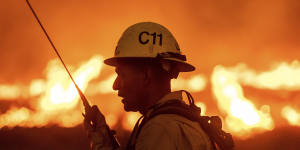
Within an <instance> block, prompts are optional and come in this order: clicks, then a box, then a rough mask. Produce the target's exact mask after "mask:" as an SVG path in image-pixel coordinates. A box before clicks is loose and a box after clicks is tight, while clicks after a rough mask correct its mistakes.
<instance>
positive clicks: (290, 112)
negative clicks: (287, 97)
mask: <svg viewBox="0 0 300 150" xmlns="http://www.w3.org/2000/svg"><path fill="white" fill-rule="evenodd" d="M281 115H282V116H283V117H284V118H285V119H286V120H287V121H288V122H289V124H290V125H293V126H300V112H297V111H296V109H294V108H292V107H291V106H285V107H283V109H282V111H281Z"/></svg>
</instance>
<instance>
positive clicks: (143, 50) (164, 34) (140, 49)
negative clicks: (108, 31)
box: [104, 22, 195, 72]
mask: <svg viewBox="0 0 300 150" xmlns="http://www.w3.org/2000/svg"><path fill="white" fill-rule="evenodd" d="M134 59H136V60H140V59H157V60H158V61H160V62H166V63H172V64H174V65H172V66H175V67H176V70H177V71H178V72H189V71H193V70H195V67H194V66H192V65H191V64H188V63H187V62H186V57H185V55H182V54H181V52H180V48H179V45H178V43H177V41H176V39H175V38H174V36H173V35H172V34H171V32H170V31H169V30H168V29H167V28H165V27H163V26H162V25H160V24H157V23H153V22H141V23H137V24H134V25H132V26H130V27H129V28H127V30H125V32H124V33H123V35H122V36H121V38H120V40H119V42H118V45H117V47H116V49H115V55H114V57H112V58H108V59H106V60H104V63H105V64H107V65H111V66H116V65H117V61H118V60H134Z"/></svg>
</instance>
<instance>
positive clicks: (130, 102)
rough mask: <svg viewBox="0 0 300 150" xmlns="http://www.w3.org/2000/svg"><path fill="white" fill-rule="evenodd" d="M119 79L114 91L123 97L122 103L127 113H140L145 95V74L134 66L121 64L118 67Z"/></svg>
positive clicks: (116, 81) (115, 83)
mask: <svg viewBox="0 0 300 150" xmlns="http://www.w3.org/2000/svg"><path fill="white" fill-rule="evenodd" d="M115 71H116V73H117V75H118V76H117V78H116V79H115V82H114V84H113V89H114V90H117V91H118V96H120V97H122V98H123V99H122V103H123V104H124V109H125V110H126V111H140V108H141V106H142V105H143V104H142V103H143V99H144V95H145V91H144V78H145V74H144V73H143V71H142V70H141V69H137V67H134V66H133V65H128V64H120V65H118V66H117V67H116V70H115Z"/></svg>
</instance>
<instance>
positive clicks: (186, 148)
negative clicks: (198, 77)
mask: <svg viewBox="0 0 300 150" xmlns="http://www.w3.org/2000/svg"><path fill="white" fill-rule="evenodd" d="M171 100H180V101H183V99H182V91H176V92H171V93H168V94H167V95H165V96H164V97H163V98H161V99H160V100H159V101H158V102H157V103H156V105H154V106H155V107H158V106H160V105H163V104H165V103H167V102H168V101H171ZM153 109H154V107H152V108H150V109H149V110H148V111H147V112H146V113H145V115H144V116H143V117H144V118H147V117H149V116H150V114H151V113H152V111H153ZM142 119H143V118H140V119H139V121H138V122H137V123H136V125H135V127H134V130H133V132H132V135H131V137H130V140H129V143H128V145H127V149H128V150H132V149H135V150H153V149H159V150H175V149H176V150H213V149H214V146H213V144H212V142H211V140H210V138H209V137H208V136H207V134H206V133H205V132H204V130H203V129H202V128H201V126H200V125H199V123H198V122H195V121H191V120H189V119H187V118H186V117H183V116H180V115H176V114H160V115H157V116H155V117H154V118H152V119H151V120H149V121H147V122H146V123H145V124H143V121H141V122H142V123H141V124H139V123H140V120H142ZM142 124H143V125H142ZM141 125H142V127H141Z"/></svg>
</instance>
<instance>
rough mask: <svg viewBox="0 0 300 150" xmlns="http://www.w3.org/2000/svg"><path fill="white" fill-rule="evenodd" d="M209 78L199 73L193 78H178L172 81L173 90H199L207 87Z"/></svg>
mask: <svg viewBox="0 0 300 150" xmlns="http://www.w3.org/2000/svg"><path fill="white" fill-rule="evenodd" d="M206 84H207V79H206V77H205V76H204V75H202V74H198V75H195V76H193V77H191V79H183V78H177V79H175V80H172V81H171V85H172V90H175V91H176V90H182V89H185V90H188V91H190V92H199V91H202V90H204V89H205V87H206Z"/></svg>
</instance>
